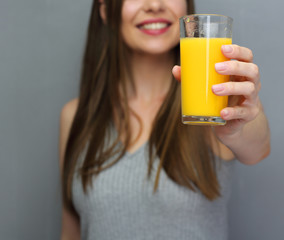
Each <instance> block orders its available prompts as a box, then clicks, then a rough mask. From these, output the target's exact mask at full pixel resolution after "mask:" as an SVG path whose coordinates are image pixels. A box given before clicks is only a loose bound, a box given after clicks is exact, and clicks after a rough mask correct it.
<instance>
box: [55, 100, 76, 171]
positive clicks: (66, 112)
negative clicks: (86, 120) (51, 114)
mask: <svg viewBox="0 0 284 240" xmlns="http://www.w3.org/2000/svg"><path fill="white" fill-rule="evenodd" d="M78 102H79V101H78V98H75V99H72V100H71V101H69V102H67V103H66V104H65V105H64V106H63V108H62V110H61V115H60V132H59V157H60V166H61V169H62V166H63V159H64V152H65V148H66V143H67V140H68V136H69V132H70V128H71V126H72V122H73V119H74V116H75V113H76V111H77V107H78Z"/></svg>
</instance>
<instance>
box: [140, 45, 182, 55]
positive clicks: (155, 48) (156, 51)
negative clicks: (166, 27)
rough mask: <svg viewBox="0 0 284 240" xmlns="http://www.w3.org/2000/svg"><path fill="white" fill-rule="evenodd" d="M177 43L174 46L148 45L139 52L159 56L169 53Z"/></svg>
mask: <svg viewBox="0 0 284 240" xmlns="http://www.w3.org/2000/svg"><path fill="white" fill-rule="evenodd" d="M177 45H178V43H174V44H165V45H162V44H152V45H151V44H148V45H147V46H146V47H144V48H141V49H140V50H141V52H144V53H148V54H152V55H161V54H166V53H168V52H170V51H171V50H172V49H173V48H175V47H176V46H177Z"/></svg>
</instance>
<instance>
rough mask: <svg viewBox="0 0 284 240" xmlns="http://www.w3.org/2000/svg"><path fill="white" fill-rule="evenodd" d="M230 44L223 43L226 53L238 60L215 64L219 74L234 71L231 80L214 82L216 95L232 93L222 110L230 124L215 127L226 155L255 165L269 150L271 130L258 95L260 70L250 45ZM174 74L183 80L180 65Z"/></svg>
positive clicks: (231, 73) (223, 116)
mask: <svg viewBox="0 0 284 240" xmlns="http://www.w3.org/2000/svg"><path fill="white" fill-rule="evenodd" d="M228 47H229V48H228ZM228 47H227V48H224V47H222V52H223V54H224V55H225V56H226V57H228V58H231V59H236V60H237V61H227V62H223V63H219V64H216V65H215V68H216V71H217V72H218V73H219V74H223V75H231V76H232V77H231V80H232V81H230V82H227V83H222V84H218V85H213V86H212V91H213V92H214V93H215V94H216V95H219V96H230V98H229V99H230V100H231V101H230V104H229V106H228V107H227V108H225V109H223V110H222V111H221V117H222V118H223V119H224V120H226V121H227V124H226V125H225V126H218V127H214V128H212V129H213V132H214V134H215V137H216V138H217V140H218V142H219V143H220V146H221V150H222V149H223V150H224V151H223V152H224V153H225V155H226V156H225V158H228V159H231V158H232V157H233V156H235V157H236V158H237V159H238V160H239V161H240V162H242V163H244V164H248V165H253V164H256V163H258V162H259V161H261V160H262V159H264V158H265V157H267V156H268V155H269V153H270V130H269V126H268V121H267V118H266V116H265V114H264V111H263V107H262V104H261V102H260V99H259V95H258V93H259V90H260V88H261V84H260V77H259V70H258V67H257V65H255V64H254V63H253V62H252V61H253V55H252V52H251V50H250V49H248V48H244V47H240V46H237V45H230V46H228ZM173 75H174V76H175V78H176V79H177V80H178V81H180V76H181V74H180V67H178V66H175V67H174V68H173ZM225 148H227V150H226V149H225ZM230 152H231V153H230Z"/></svg>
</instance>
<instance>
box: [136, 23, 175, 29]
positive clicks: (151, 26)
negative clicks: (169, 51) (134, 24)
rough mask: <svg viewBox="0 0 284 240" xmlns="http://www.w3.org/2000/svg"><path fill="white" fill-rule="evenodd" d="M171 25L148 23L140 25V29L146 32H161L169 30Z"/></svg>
mask: <svg viewBox="0 0 284 240" xmlns="http://www.w3.org/2000/svg"><path fill="white" fill-rule="evenodd" d="M170 25H171V24H169V23H163V22H157V23H147V24H143V25H139V26H138V28H140V29H145V30H161V29H165V28H168V27H169V26H170Z"/></svg>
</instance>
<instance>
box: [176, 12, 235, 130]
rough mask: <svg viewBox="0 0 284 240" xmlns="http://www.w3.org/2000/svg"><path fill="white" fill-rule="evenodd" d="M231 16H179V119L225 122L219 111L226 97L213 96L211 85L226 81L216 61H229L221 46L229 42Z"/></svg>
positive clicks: (223, 105)
mask: <svg viewBox="0 0 284 240" xmlns="http://www.w3.org/2000/svg"><path fill="white" fill-rule="evenodd" d="M232 21H233V20H232V18H230V17H226V16H222V15H203V14H200V15H197V14H194V15H189V16H185V17H182V18H180V34H181V39H180V53H181V96H182V121H183V123H185V124H194V125H224V124H226V121H225V120H223V119H222V118H221V116H220V112H221V110H222V109H223V108H225V107H226V106H227V104H228V96H216V95H215V94H214V93H213V92H212V90H211V87H212V85H215V84H220V83H224V82H227V81H229V76H224V75H221V74H219V73H217V72H216V70H215V64H216V63H218V62H224V61H228V60H229V59H228V58H226V57H225V56H224V55H223V54H222V52H221V46H222V45H227V44H232Z"/></svg>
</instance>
